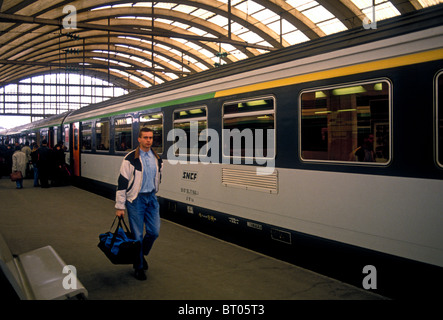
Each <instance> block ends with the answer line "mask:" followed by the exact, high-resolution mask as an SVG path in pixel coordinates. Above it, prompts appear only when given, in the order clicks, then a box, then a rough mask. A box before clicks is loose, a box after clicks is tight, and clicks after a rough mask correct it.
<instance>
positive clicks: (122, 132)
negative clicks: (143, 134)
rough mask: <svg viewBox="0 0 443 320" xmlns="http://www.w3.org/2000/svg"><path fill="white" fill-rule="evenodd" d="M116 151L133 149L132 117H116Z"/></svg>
mask: <svg viewBox="0 0 443 320" xmlns="http://www.w3.org/2000/svg"><path fill="white" fill-rule="evenodd" d="M114 125H115V151H131V150H132V118H131V117H128V118H121V119H115V122H114Z"/></svg>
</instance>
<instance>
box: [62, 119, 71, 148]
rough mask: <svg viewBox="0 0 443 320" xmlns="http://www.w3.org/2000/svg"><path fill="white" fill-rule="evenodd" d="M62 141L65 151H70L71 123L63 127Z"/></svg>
mask: <svg viewBox="0 0 443 320" xmlns="http://www.w3.org/2000/svg"><path fill="white" fill-rule="evenodd" d="M62 141H63V146H64V147H65V151H69V125H64V127H63V131H62Z"/></svg>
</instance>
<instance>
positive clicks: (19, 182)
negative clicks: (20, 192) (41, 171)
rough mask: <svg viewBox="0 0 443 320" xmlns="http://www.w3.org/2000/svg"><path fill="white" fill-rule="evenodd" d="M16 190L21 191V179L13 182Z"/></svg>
mask: <svg viewBox="0 0 443 320" xmlns="http://www.w3.org/2000/svg"><path fill="white" fill-rule="evenodd" d="M15 184H16V186H17V189H23V179H18V180H16V181H15Z"/></svg>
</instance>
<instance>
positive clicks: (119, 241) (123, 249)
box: [98, 216, 141, 264]
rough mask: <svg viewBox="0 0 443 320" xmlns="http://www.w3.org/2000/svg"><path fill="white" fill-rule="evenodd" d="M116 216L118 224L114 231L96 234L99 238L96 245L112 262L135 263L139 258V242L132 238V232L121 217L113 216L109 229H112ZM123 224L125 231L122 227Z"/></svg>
mask: <svg viewBox="0 0 443 320" xmlns="http://www.w3.org/2000/svg"><path fill="white" fill-rule="evenodd" d="M117 218H118V224H117V227H116V228H115V230H114V232H111V231H108V232H106V233H102V234H100V235H99V236H98V237H99V239H100V242H99V244H98V247H99V248H100V250H102V251H103V252H104V254H105V255H106V256H107V257H108V259H109V260H110V261H111V262H112V263H113V264H134V263H137V262H138V260H139V259H140V250H141V243H140V241H137V240H134V237H133V235H132V233H131V232H130V231H129V229H128V227H127V226H126V223H125V221H124V219H123V218H121V217H117V216H116V217H115V219H114V222H113V223H112V225H111V228H110V229H111V230H112V227H113V226H114V224H115V220H116V219H117ZM123 226H124V227H125V229H126V231H125V230H124V229H123Z"/></svg>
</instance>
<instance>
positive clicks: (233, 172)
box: [222, 168, 278, 193]
mask: <svg viewBox="0 0 443 320" xmlns="http://www.w3.org/2000/svg"><path fill="white" fill-rule="evenodd" d="M222 184H223V185H224V186H226V187H228V186H229V187H238V188H244V189H247V190H256V191H262V192H269V193H277V192H278V175H277V170H274V172H273V173H272V174H266V175H259V174H257V171H256V169H255V168H254V169H252V170H251V169H231V168H222Z"/></svg>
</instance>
